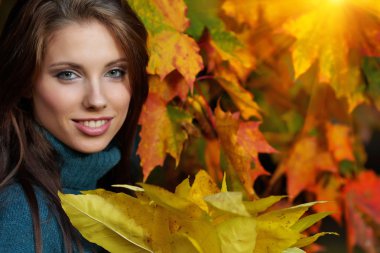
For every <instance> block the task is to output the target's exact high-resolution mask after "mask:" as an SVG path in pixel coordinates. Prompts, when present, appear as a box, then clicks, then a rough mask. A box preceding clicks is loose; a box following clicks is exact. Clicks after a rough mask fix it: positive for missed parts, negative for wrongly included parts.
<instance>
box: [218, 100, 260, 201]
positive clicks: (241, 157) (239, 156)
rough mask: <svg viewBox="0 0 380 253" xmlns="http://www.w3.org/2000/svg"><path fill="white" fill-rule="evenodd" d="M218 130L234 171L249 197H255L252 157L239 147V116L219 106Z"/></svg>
mask: <svg viewBox="0 0 380 253" xmlns="http://www.w3.org/2000/svg"><path fill="white" fill-rule="evenodd" d="M215 117H216V130H217V132H218V136H219V139H220V143H221V146H222V148H223V150H224V151H225V153H226V155H227V157H228V160H229V161H230V163H231V164H232V166H233V169H234V171H235V172H236V174H237V175H238V177H239V180H240V182H241V183H242V185H243V186H244V190H245V191H246V192H247V194H248V196H250V197H254V196H255V193H254V191H253V179H252V174H251V160H252V158H251V156H250V155H249V154H248V153H247V151H246V150H245V149H244V148H243V147H242V146H240V145H239V143H238V139H237V132H238V129H239V114H236V113H235V114H231V113H230V112H227V113H225V112H223V111H222V109H221V108H220V107H219V106H218V107H217V108H216V109H215Z"/></svg>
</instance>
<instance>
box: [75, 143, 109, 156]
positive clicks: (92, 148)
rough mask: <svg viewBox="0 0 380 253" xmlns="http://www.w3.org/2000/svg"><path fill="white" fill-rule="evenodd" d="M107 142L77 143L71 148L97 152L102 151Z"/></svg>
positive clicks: (81, 151)
mask: <svg viewBox="0 0 380 253" xmlns="http://www.w3.org/2000/svg"><path fill="white" fill-rule="evenodd" d="M108 144H109V143H108V142H107V143H104V144H93V145H91V144H89V145H78V146H74V147H72V148H73V149H74V150H76V151H78V152H80V153H85V154H91V153H97V152H100V151H103V150H104V149H105V148H106V147H107V146H108Z"/></svg>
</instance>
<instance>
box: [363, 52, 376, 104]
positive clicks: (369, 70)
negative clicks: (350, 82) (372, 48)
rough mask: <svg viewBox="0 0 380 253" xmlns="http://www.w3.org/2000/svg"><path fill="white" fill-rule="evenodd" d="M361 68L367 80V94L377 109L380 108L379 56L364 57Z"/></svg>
mask: <svg viewBox="0 0 380 253" xmlns="http://www.w3.org/2000/svg"><path fill="white" fill-rule="evenodd" d="M362 68H363V72H364V75H365V77H366V79H367V82H368V91H367V94H368V95H369V96H370V97H371V98H372V99H373V101H374V103H375V105H376V107H377V109H378V110H380V58H375V57H367V58H364V62H363V65H362Z"/></svg>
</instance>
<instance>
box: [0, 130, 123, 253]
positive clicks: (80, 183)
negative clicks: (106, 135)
mask: <svg viewBox="0 0 380 253" xmlns="http://www.w3.org/2000/svg"><path fill="white" fill-rule="evenodd" d="M43 133H44V134H45V137H46V139H47V140H48V141H49V142H50V143H51V144H52V146H53V147H54V148H55V150H56V151H57V152H58V154H59V156H60V158H61V159H60V164H59V165H60V168H61V183H62V188H63V192H64V193H73V194H78V193H79V191H82V190H93V189H95V188H96V184H97V181H98V180H99V179H100V178H101V177H102V176H103V175H105V174H106V173H107V172H108V171H109V170H110V169H111V168H112V167H114V166H115V165H116V164H117V163H118V162H119V160H120V151H119V149H118V148H117V147H116V146H113V145H110V146H109V147H107V148H106V149H105V150H104V151H102V152H99V153H93V154H83V153H78V152H76V151H74V150H72V149H70V148H69V147H67V146H66V145H64V144H63V143H62V142H60V141H59V140H57V139H56V138H55V137H54V136H52V135H51V134H50V133H48V132H46V131H43ZM34 191H35V194H36V197H37V203H38V209H39V215H40V224H41V233H42V252H43V253H50V252H51V253H61V252H62V253H63V252H65V250H64V246H63V237H62V233H61V230H60V228H59V225H58V222H57V220H56V219H55V216H54V215H53V213H52V211H51V210H50V209H49V203H48V200H47V199H46V198H45V197H44V193H43V191H42V190H41V189H39V188H38V187H34ZM33 233H34V232H33V224H32V216H31V211H30V208H29V204H28V201H27V199H26V196H25V194H24V192H23V190H22V187H21V186H20V184H18V183H17V182H16V183H13V184H11V185H9V186H7V187H6V188H4V189H3V190H2V191H1V192H0V252H2V253H32V252H35V248H34V235H33ZM83 245H84V248H85V250H84V252H86V253H87V252H91V251H92V250H94V249H96V248H97V247H96V246H95V245H94V244H91V243H89V242H87V241H85V239H83Z"/></svg>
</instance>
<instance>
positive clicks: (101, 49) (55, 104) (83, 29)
mask: <svg viewBox="0 0 380 253" xmlns="http://www.w3.org/2000/svg"><path fill="white" fill-rule="evenodd" d="M126 65H127V62H126V58H125V55H124V52H123V50H122V49H121V47H120V44H119V43H118V42H117V41H116V39H115V38H114V37H113V36H112V34H111V33H110V32H109V31H108V30H107V28H106V27H105V26H103V25H102V24H100V23H98V22H96V21H92V22H84V23H72V24H69V25H66V26H65V27H63V28H62V29H60V30H58V31H56V32H55V33H54V34H53V35H52V36H51V38H50V40H49V41H48V42H47V48H46V51H45V55H44V59H43V62H42V67H41V69H40V71H39V72H38V73H37V79H36V82H35V84H34V88H33V93H32V96H33V106H34V108H33V110H34V116H35V118H36V120H37V122H39V123H40V124H41V125H42V126H43V127H45V128H46V129H47V130H48V131H49V132H50V133H52V134H53V135H54V136H55V137H56V138H58V139H59V140H60V141H62V142H63V143H65V144H66V145H67V146H69V147H71V148H72V149H74V150H76V151H79V152H83V153H93V152H98V151H101V150H103V149H104V148H105V147H106V146H107V145H108V144H109V143H110V141H111V140H112V138H113V137H114V136H115V135H116V133H117V132H118V131H119V129H120V128H121V126H122V124H123V122H124V120H125V118H126V115H127V112H128V106H129V101H130V98H131V93H130V88H129V87H130V85H129V81H128V74H127V69H126V68H127V67H126Z"/></svg>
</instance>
